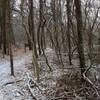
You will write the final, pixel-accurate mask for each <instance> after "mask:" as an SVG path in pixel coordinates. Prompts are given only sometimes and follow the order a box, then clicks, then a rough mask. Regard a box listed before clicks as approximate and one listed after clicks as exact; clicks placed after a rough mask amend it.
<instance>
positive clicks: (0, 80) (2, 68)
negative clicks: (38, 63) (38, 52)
mask: <svg viewBox="0 0 100 100" xmlns="http://www.w3.org/2000/svg"><path fill="white" fill-rule="evenodd" d="M31 59H32V57H31V52H29V51H28V52H27V53H21V54H19V55H17V56H16V57H14V71H15V77H13V76H11V75H10V63H9V60H8V58H7V59H3V58H0V100H22V99H23V100H32V99H28V98H29V97H31V96H27V95H28V94H29V93H27V85H26V83H27V82H26V77H25V74H26V72H27V71H28V69H27V68H26V64H29V63H31Z"/></svg>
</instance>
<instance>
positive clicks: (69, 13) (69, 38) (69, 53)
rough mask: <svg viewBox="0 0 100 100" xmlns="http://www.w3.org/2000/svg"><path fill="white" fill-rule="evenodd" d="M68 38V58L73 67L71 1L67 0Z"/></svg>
mask: <svg viewBox="0 0 100 100" xmlns="http://www.w3.org/2000/svg"><path fill="white" fill-rule="evenodd" d="M67 19H68V20H67V32H68V33H67V37H68V49H69V50H68V56H69V64H70V65H72V58H71V31H70V30H71V23H70V21H71V0H67Z"/></svg>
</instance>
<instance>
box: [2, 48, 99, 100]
mask: <svg viewBox="0 0 100 100" xmlns="http://www.w3.org/2000/svg"><path fill="white" fill-rule="evenodd" d="M45 53H46V57H47V59H48V62H49V65H50V66H51V67H52V69H53V71H51V72H50V71H49V68H48V66H47V64H46V59H45V58H44V56H43V55H41V56H40V57H39V58H38V63H39V65H40V82H39V83H37V82H36V77H35V74H34V67H33V65H32V53H31V51H28V50H27V52H26V53H25V51H24V50H23V49H20V50H17V51H14V71H15V76H11V75H10V63H9V57H8V56H5V58H2V55H0V56H1V57H0V100H100V96H99V94H100V93H99V91H100V86H99V83H100V82H99V78H98V80H97V81H95V82H94V86H91V84H87V82H85V83H82V82H81V73H80V68H79V62H78V59H77V56H75V57H74V58H73V60H72V62H73V65H70V66H69V64H68V58H67V55H66V54H62V60H63V65H62V64H61V63H59V61H58V59H57V56H56V54H55V52H54V51H53V50H52V49H51V48H47V49H46V50H45ZM98 71H99V70H98ZM98 73H99V72H98ZM98 76H99V74H98ZM95 86H96V87H95Z"/></svg>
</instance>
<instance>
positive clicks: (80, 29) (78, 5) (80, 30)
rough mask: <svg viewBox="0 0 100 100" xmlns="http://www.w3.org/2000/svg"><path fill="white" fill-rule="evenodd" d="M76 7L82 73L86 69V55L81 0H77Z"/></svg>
mask: <svg viewBox="0 0 100 100" xmlns="http://www.w3.org/2000/svg"><path fill="white" fill-rule="evenodd" d="M74 2H75V7H76V20H77V33H78V46H77V47H78V53H79V61H80V67H81V73H82V74H83V72H84V71H85V67H86V66H85V57H84V47H83V38H82V33H83V23H82V11H81V1H80V0H75V1H74Z"/></svg>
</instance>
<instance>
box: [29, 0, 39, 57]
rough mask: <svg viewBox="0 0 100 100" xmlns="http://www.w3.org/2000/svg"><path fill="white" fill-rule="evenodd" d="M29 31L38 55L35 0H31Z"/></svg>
mask: <svg viewBox="0 0 100 100" xmlns="http://www.w3.org/2000/svg"><path fill="white" fill-rule="evenodd" d="M29 10H30V12H29V32H30V34H31V36H32V39H33V46H34V51H35V55H36V57H37V56H38V55H37V48H36V36H35V25H34V9H33V0H29Z"/></svg>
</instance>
